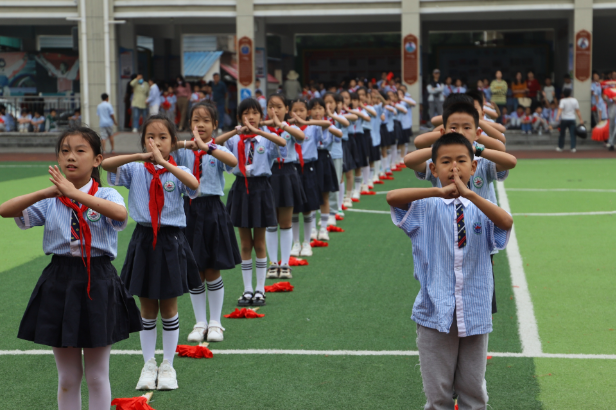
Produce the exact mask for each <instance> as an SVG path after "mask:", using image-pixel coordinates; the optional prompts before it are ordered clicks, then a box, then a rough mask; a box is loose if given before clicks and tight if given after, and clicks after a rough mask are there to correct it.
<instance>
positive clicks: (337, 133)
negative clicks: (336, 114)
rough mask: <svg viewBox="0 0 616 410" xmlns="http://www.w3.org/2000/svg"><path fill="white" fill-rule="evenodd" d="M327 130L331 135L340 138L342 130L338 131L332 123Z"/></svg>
mask: <svg viewBox="0 0 616 410" xmlns="http://www.w3.org/2000/svg"><path fill="white" fill-rule="evenodd" d="M328 131H329V133H330V134H332V135H333V136H335V137H338V138H342V131H340V130H339V129H338V128H336V127H334V126H333V125H332V126H330V127H329V128H328Z"/></svg>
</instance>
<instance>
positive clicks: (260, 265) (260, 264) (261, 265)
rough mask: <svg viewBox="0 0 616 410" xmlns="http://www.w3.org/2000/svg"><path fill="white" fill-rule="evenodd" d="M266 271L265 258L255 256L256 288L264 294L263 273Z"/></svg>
mask: <svg viewBox="0 0 616 410" xmlns="http://www.w3.org/2000/svg"><path fill="white" fill-rule="evenodd" d="M266 271H267V258H257V288H256V289H255V290H260V291H261V292H263V294H265V273H266Z"/></svg>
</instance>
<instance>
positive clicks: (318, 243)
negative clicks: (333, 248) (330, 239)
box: [310, 239, 329, 248]
mask: <svg viewBox="0 0 616 410" xmlns="http://www.w3.org/2000/svg"><path fill="white" fill-rule="evenodd" d="M310 246H312V247H313V248H327V247H328V246H329V244H328V243H327V242H323V241H317V240H316V239H313V241H312V242H310Z"/></svg>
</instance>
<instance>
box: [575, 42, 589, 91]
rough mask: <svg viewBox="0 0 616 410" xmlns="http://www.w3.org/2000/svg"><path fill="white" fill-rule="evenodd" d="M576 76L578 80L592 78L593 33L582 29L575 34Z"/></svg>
mask: <svg viewBox="0 0 616 410" xmlns="http://www.w3.org/2000/svg"><path fill="white" fill-rule="evenodd" d="M574 68H575V78H576V79H577V80H578V81H586V80H588V79H590V73H591V69H592V34H590V33H589V32H588V31H586V30H580V31H578V32H577V33H576V35H575V67H574Z"/></svg>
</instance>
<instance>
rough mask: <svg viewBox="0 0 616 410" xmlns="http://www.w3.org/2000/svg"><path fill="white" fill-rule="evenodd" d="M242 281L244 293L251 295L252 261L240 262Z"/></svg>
mask: <svg viewBox="0 0 616 410" xmlns="http://www.w3.org/2000/svg"><path fill="white" fill-rule="evenodd" d="M242 279H243V280H244V293H246V292H250V293H253V291H254V289H253V288H252V259H247V260H242Z"/></svg>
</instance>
